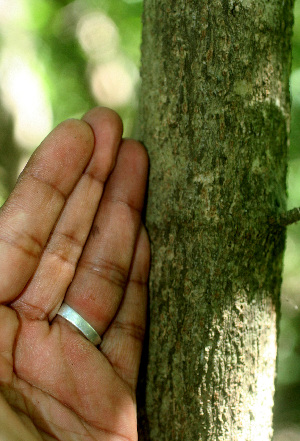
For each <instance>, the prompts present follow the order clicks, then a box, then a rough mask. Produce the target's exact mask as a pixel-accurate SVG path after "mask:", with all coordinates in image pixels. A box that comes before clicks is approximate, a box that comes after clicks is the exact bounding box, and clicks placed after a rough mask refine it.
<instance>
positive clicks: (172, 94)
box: [139, 0, 293, 441]
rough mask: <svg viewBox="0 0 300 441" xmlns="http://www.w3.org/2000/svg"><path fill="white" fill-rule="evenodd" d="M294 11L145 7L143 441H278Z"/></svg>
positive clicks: (256, 4)
mask: <svg viewBox="0 0 300 441" xmlns="http://www.w3.org/2000/svg"><path fill="white" fill-rule="evenodd" d="M292 6H293V5H292V0H286V1H284V0H223V1H220V0H210V1H209V0H201V1H199V0H160V1H158V0H144V16H143V22H144V29H143V44H142V90H141V124H142V133H141V139H142V141H143V142H144V143H145V145H146V147H147V148H148V150H149V155H150V161H151V168H150V183H149V201H148V208H147V227H148V229H149V233H150V238H151V242H152V272H151V278H150V307H149V325H150V326H149V350H148V353H147V354H146V360H145V361H144V363H145V364H144V365H143V366H142V375H141V383H140V386H141V387H144V390H142V394H141V396H140V397H139V400H140V406H141V407H140V412H139V425H140V428H139V431H140V435H139V436H140V438H139V440H141V441H146V440H147V441H163V440H166V441H170V440H178V441H183V440H185V441H198V440H203V441H204V440H205V441H225V440H226V441H235V440H238V441H244V440H247V441H248V440H253V441H254V440H255V441H266V440H269V439H271V437H272V406H273V393H274V377H275V370H276V351H277V332H278V329H277V328H278V319H279V294H280V284H281V270H282V257H283V249H284V239H285V231H284V228H280V227H279V226H276V224H274V223H269V221H268V219H269V217H272V218H276V216H277V215H278V213H281V212H283V211H284V210H285V208H286V190H285V186H286V169H287V141H288V127H289V112H290V104H289V88H288V79H289V73H290V58H291V48H290V39H291V28H292Z"/></svg>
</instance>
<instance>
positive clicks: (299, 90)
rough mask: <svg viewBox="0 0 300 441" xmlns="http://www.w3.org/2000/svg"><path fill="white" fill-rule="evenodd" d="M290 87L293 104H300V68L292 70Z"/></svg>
mask: <svg viewBox="0 0 300 441" xmlns="http://www.w3.org/2000/svg"><path fill="white" fill-rule="evenodd" d="M290 88H291V96H292V100H293V104H294V105H295V104H297V105H300V69H297V70H295V71H294V72H292V74H291V78H290Z"/></svg>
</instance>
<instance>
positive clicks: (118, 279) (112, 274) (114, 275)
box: [80, 258, 128, 289]
mask: <svg viewBox="0 0 300 441" xmlns="http://www.w3.org/2000/svg"><path fill="white" fill-rule="evenodd" d="M80 266H82V268H84V269H86V270H87V271H89V272H90V273H91V274H94V275H96V276H97V277H99V278H101V279H104V280H107V281H108V282H110V283H112V284H113V285H115V286H117V287H120V288H122V289H124V288H125V286H126V284H127V279H128V270H127V268H124V267H122V266H120V265H118V264H117V263H116V262H112V261H110V260H108V259H104V258H98V261H97V263H96V262H90V261H88V260H85V259H82V261H81V262H80Z"/></svg>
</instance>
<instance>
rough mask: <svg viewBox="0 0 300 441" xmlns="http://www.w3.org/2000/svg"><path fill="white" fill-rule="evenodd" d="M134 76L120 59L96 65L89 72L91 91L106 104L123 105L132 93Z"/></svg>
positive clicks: (98, 99)
mask: <svg viewBox="0 0 300 441" xmlns="http://www.w3.org/2000/svg"><path fill="white" fill-rule="evenodd" d="M134 83H135V81H134V76H133V75H132V74H131V73H130V71H129V69H128V68H127V66H126V64H125V63H123V62H122V60H114V61H109V62H107V63H105V64H100V65H98V66H97V67H96V68H95V69H94V70H93V72H92V74H91V84H92V92H93V94H94V96H95V98H96V100H97V101H98V102H99V103H100V104H103V105H106V106H112V107H114V106H124V105H126V104H128V103H129V101H130V100H131V99H132V97H133V93H134Z"/></svg>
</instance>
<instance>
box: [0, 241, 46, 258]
mask: <svg viewBox="0 0 300 441" xmlns="http://www.w3.org/2000/svg"><path fill="white" fill-rule="evenodd" d="M27 237H30V236H27ZM31 240H32V242H34V243H38V242H37V241H33V239H32V238H31ZM0 241H2V242H5V243H7V244H9V245H11V246H13V247H14V248H16V249H18V250H20V251H22V252H23V253H24V254H26V255H27V256H28V257H33V258H34V259H39V258H40V256H41V254H42V251H43V250H42V249H40V251H38V252H34V251H31V250H30V249H29V247H28V248H26V247H25V246H22V245H20V244H18V243H17V241H14V240H9V239H8V238H6V237H3V236H0Z"/></svg>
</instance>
